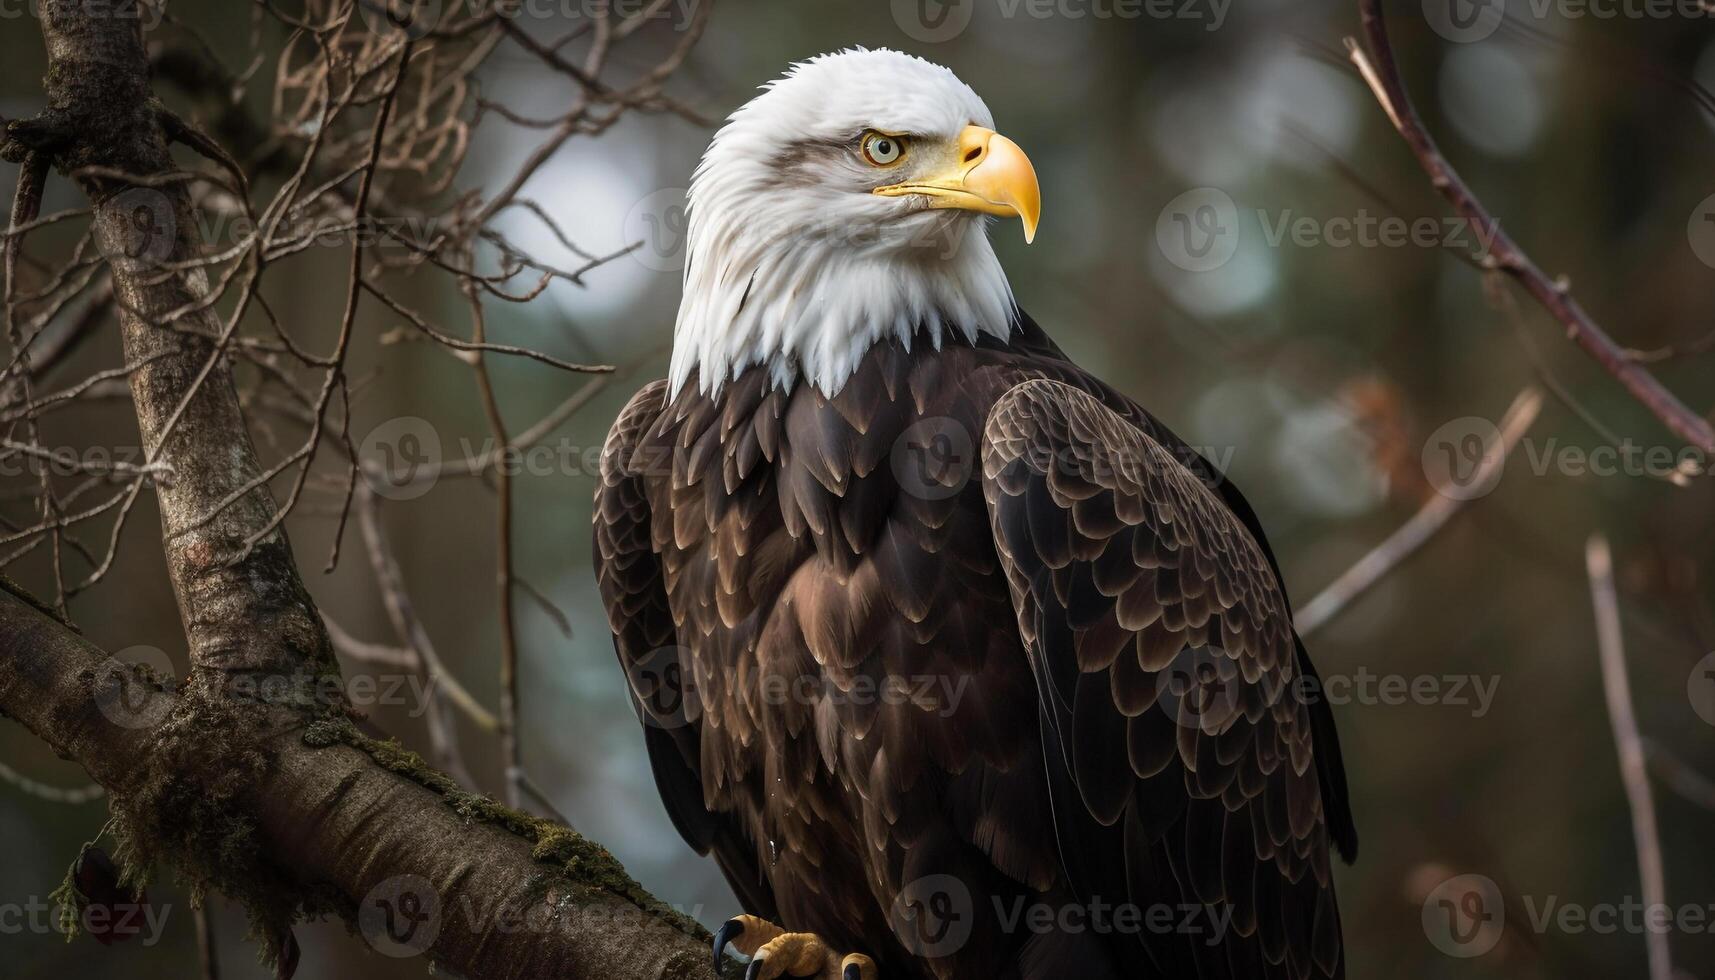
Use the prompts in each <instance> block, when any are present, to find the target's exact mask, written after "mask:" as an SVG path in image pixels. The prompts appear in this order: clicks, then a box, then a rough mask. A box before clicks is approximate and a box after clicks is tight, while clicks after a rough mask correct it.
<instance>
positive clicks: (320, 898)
mask: <svg viewBox="0 0 1715 980" xmlns="http://www.w3.org/2000/svg"><path fill="white" fill-rule="evenodd" d="M40 13H41V25H42V31H43V35H44V37H45V39H46V42H47V50H48V59H49V68H48V74H47V77H46V79H45V81H44V84H45V86H46V89H47V95H48V108H47V109H46V111H44V112H43V113H42V114H41V115H40V116H38V117H36V118H34V119H30V120H21V121H15V122H13V123H11V124H9V125H8V126H7V132H6V141H5V145H4V148H3V149H4V155H5V156H7V158H9V159H19V158H22V157H24V156H27V155H28V156H33V157H34V158H36V159H46V160H52V161H53V163H54V164H55V165H56V166H57V168H58V169H59V170H60V172H61V173H63V174H66V175H68V176H70V177H72V178H73V179H75V180H76V181H77V182H78V184H79V186H80V187H81V188H82V189H83V190H84V192H85V193H86V194H87V195H88V197H89V198H90V200H91V202H92V204H93V205H94V208H95V233H96V240H97V243H98V245H99V246H100V247H101V248H102V250H103V252H104V254H105V255H106V256H107V258H108V260H109V263H110V264H111V266H112V269H113V282H114V290H115V295H116V297H117V300H118V305H119V307H120V309H121V316H120V325H121V334H122V341H123V346H124V351H125V357H126V360H127V362H128V363H131V364H144V365H145V366H144V367H142V368H141V369H140V370H138V371H136V372H135V373H134V374H133V375H132V377H131V388H132V396H133V399H134V401H135V403H136V411H137V418H138V424H139V431H140V434H141V438H142V444H143V447H144V449H145V451H146V452H147V453H148V454H149V457H150V459H151V460H152V461H156V462H159V463H161V464H164V465H165V466H166V467H168V468H170V476H165V477H163V479H162V480H160V481H159V483H160V485H159V486H158V487H157V488H156V492H157V494H158V496H159V498H160V507H161V512H162V518H163V524H164V527H163V531H164V536H165V548H166V553H167V564H168V567H169V569H170V572H171V575H172V578H173V585H174V589H175V592H176V594H177V597H178V602H179V606H180V613H181V616H182V618H183V621H184V624H185V632H186V634H187V637H188V639H189V649H190V658H191V668H192V670H191V677H190V679H189V681H188V682H187V684H186V685H185V686H184V687H182V688H179V689H176V690H175V689H173V688H172V686H171V685H170V684H168V683H166V682H164V681H162V680H160V679H158V678H155V677H153V676H152V675H150V674H149V673H148V672H147V671H146V670H142V669H140V668H135V667H132V666H126V665H120V664H118V663H117V662H115V661H113V660H112V659H110V658H108V657H106V656H105V655H104V654H102V653H101V651H99V650H97V649H96V648H94V647H93V646H92V645H90V644H89V643H88V642H86V641H84V640H83V639H81V638H80V637H78V636H77V635H76V634H75V633H74V632H72V631H71V630H70V629H69V628H67V627H65V626H63V625H61V623H60V622H58V621H57V620H56V619H55V618H53V617H52V616H51V615H49V614H48V612H47V611H46V610H45V609H44V607H41V606H39V605H38V604H37V603H35V602H34V601H33V600H30V599H29V598H28V597H27V596H25V595H24V594H23V593H22V592H21V591H18V590H16V589H15V588H14V587H12V586H11V585H10V584H9V583H0V714H4V715H6V716H9V717H12V718H14V719H16V720H18V721H19V722H21V723H22V724H24V726H25V727H26V728H28V729H29V730H30V731H31V732H33V733H35V734H36V735H38V736H39V737H41V738H42V739H44V740H45V741H46V742H48V744H49V745H51V746H52V747H53V748H54V750H55V751H56V752H58V753H59V754H60V755H62V756H64V757H66V758H68V759H72V760H74V761H76V762H78V763H80V764H82V765H83V766H84V767H85V768H86V769H87V770H88V771H89V773H90V775H91V776H92V777H94V778H95V779H96V780H97V781H98V782H100V783H101V784H102V785H103V786H105V787H106V788H107V789H108V790H109V791H110V793H111V797H112V809H113V813H114V818H115V823H114V828H115V830H114V833H115V836H116V837H117V838H118V839H119V841H120V844H121V853H120V855H119V856H120V858H121V861H122V862H123V863H124V864H125V866H126V872H127V874H128V875H141V874H146V873H147V869H148V867H149V866H150V865H152V864H166V865H169V866H171V867H173V868H174V869H175V870H176V871H178V872H179V873H180V874H181V875H182V876H184V877H185V878H186V879H187V881H188V883H189V884H190V885H191V887H192V888H193V889H196V888H201V887H204V886H207V887H213V888H217V889H219V890H220V891H222V892H225V893H226V894H228V895H230V896H232V897H234V898H237V899H239V900H241V901H243V902H244V903H245V904H246V905H247V906H248V907H249V909H250V911H251V914H252V916H253V918H254V919H255V920H256V922H255V924H256V925H257V926H258V927H259V930H260V932H261V934H262V935H263V938H264V941H265V943H268V944H271V945H272V947H273V948H279V947H280V945H281V944H282V942H283V931H284V930H285V929H287V928H289V926H290V923H291V922H292V921H294V919H295V918H296V917H297V916H299V915H300V914H306V913H307V914H323V913H332V914H337V915H340V916H342V917H343V918H345V919H346V920H347V921H348V922H350V923H352V924H353V925H354V926H356V927H357V928H358V931H359V932H362V933H364V935H365V937H366V938H369V939H370V940H371V944H372V945H376V941H375V935H376V934H377V933H376V926H375V923H373V922H370V923H367V924H366V921H365V919H364V916H365V915H366V914H369V913H371V912H373V911H374V910H375V909H376V908H377V903H375V902H374V901H373V899H374V894H373V890H374V889H376V888H377V887H378V886H380V887H383V888H384V889H385V888H387V887H389V886H388V885H387V883H389V882H391V883H393V885H394V886H397V884H398V883H399V881H400V880H401V879H402V878H406V877H407V876H415V877H414V878H409V879H408V880H409V881H411V882H415V883H416V884H415V885H412V886H410V887H412V888H414V889H415V891H414V892H413V894H414V895H415V899H414V904H413V906H412V907H411V911H416V912H422V911H426V910H427V908H426V907H424V906H420V905H418V904H415V903H416V901H418V900H423V899H432V902H433V905H434V907H435V908H436V909H437V910H438V912H437V913H436V918H435V923H436V927H437V928H436V930H435V931H434V932H433V934H432V936H431V935H430V934H429V933H428V932H426V931H418V932H415V933H414V934H413V935H414V936H415V938H416V939H417V940H418V942H417V943H415V944H412V945H413V946H414V947H415V946H416V945H420V947H421V948H420V949H417V950H416V953H420V954H421V955H426V956H428V957H429V958H430V959H432V960H433V961H434V962H435V963H436V964H438V965H440V966H442V967H444V968H446V969H447V970H450V971H452V972H453V973H455V974H457V975H461V976H467V977H501V978H505V977H520V978H523V977H529V978H540V977H589V976H598V975H599V976H601V977H603V978H604V980H624V978H649V980H656V978H677V977H691V976H700V977H705V978H706V977H709V976H712V973H711V970H710V967H709V965H708V961H707V955H708V953H707V950H708V946H707V942H708V936H707V935H706V934H705V933H704V932H703V931H702V930H701V929H700V928H698V927H697V926H696V925H695V923H693V922H691V921H690V920H688V919H686V918H684V917H683V916H680V915H677V914H676V913H673V912H672V911H671V910H670V909H667V908H666V907H664V906H662V905H661V904H660V903H659V902H657V901H656V900H655V899H654V898H652V897H651V896H649V895H648V893H646V892H645V891H643V889H642V888H641V887H639V886H638V885H637V884H636V882H635V881H633V880H631V878H630V877H629V876H628V875H627V874H626V873H625V871H624V869H623V868H621V867H620V866H619V864H618V862H617V861H615V860H614V859H613V858H612V856H611V855H609V854H608V853H607V852H606V851H605V850H603V849H602V848H601V847H600V846H599V845H596V844H594V843H592V842H589V841H587V840H585V839H584V838H582V837H580V836H578V835H577V834H576V833H574V832H572V831H570V830H568V829H566V828H564V827H561V826H558V825H555V824H553V823H551V822H548V821H544V820H539V819H536V818H533V817H530V816H528V815H525V814H522V813H518V812H516V811H513V810H509V809H507V808H504V807H501V806H499V805H497V804H495V803H494V802H493V801H491V800H488V799H487V798H485V797H481V796H478V795H475V794H472V793H469V792H466V791H464V790H462V789H460V788H459V787H458V786H457V785H456V784H454V783H453V782H452V781H451V780H449V779H448V778H447V777H445V776H444V775H442V774H440V773H438V772H436V771H434V770H432V769H430V768H429V767H427V766H426V765H424V764H423V762H422V760H421V759H419V758H417V757H416V756H415V755H414V754H412V753H409V752H406V751H404V750H403V749H400V748H399V747H398V746H397V745H396V744H394V743H390V742H389V743H383V742H376V741H374V740H371V739H368V738H366V737H364V736H362V735H360V734H359V733H358V732H357V730H356V729H355V728H354V727H353V726H352V725H351V723H350V721H349V720H347V718H346V716H345V715H344V713H343V711H342V709H341V707H340V706H339V705H338V704H334V705H327V704H320V705H318V704H313V703H302V702H290V701H285V702H281V703H274V704H262V703H258V701H256V700H255V699H248V700H247V699H245V698H242V697H238V696H236V692H237V690H238V689H236V688H235V687H233V686H232V685H230V683H229V682H230V681H231V680H233V679H234V678H235V677H238V676H247V677H250V678H252V679H263V678H269V677H283V678H286V679H294V678H303V677H306V676H307V677H310V678H315V679H320V678H327V677H337V674H338V664H337V662H336V660H335V659H334V656H333V653H332V647H331V644H330V643H329V641H328V637H327V634H326V631H325V630H324V628H323V626H322V623H321V620H320V618H319V616H318V615H317V612H316V610H315V607H314V604H313V602H312V601H311V599H310V596H309V593H308V591H307V590H306V589H305V587H304V584H303V581H302V579H301V578H300V577H299V574H298V571H297V568H296V566H295V564H294V562H293V559H292V553H291V548H290V546H289V544H288V542H287V540H286V536H285V534H284V532H283V531H282V530H281V529H279V528H278V527H276V526H274V523H275V511H276V507H275V502H274V500H273V498H272V495H271V494H270V492H269V491H268V489H267V486H266V481H265V480H263V478H262V477H263V475H264V470H263V468H262V466H261V463H260V462H259V459H258V457H257V454H256V451H255V448H254V446H253V445H252V443H251V440H250V436H249V432H248V430H247V428H246V426H245V422H244V418H243V415H242V413H241V410H240V405H239V401H238V397H237V393H236V391H235V389H234V386H233V382H232V374H231V369H230V366H229V364H228V363H227V361H226V358H225V356H224V354H223V351H222V345H223V339H222V331H223V329H225V328H224V327H223V324H222V322H221V320H220V318H219V317H218V316H217V315H215V313H214V312H212V311H211V310H210V309H203V308H201V307H200V304H201V303H202V302H203V301H205V299H206V298H207V297H208V296H209V282H208V280H207V277H206V275H205V274H204V272H203V271H202V269H201V268H198V267H186V266H184V264H183V263H185V262H186V261H187V260H190V259H194V258H196V257H197V255H198V253H199V249H200V248H201V244H202V243H201V242H200V241H198V238H197V231H196V229H197V227H198V225H197V222H196V221H195V220H194V217H195V216H194V214H193V211H192V205H191V201H190V197H189V195H188V194H187V193H186V187H185V184H184V183H183V182H181V181H180V180H179V179H178V178H177V177H176V176H174V171H175V167H174V163H173V160H172V158H171V156H170V155H169V154H168V151H167V136H166V132H165V131H164V129H163V124H162V121H163V119H166V118H168V117H167V116H166V115H165V113H164V112H163V110H162V109H161V108H160V106H159V104H158V103H157V102H156V100H155V99H154V97H153V95H152V94H151V92H150V89H149V77H148V66H147V62H146V60H145V54H144V47H143V43H142V34H141V30H140V21H139V19H138V18H137V17H136V16H134V15H131V16H128V15H126V4H125V3H123V2H115V0H46V2H43V3H42V4H41V5H40ZM240 301H241V302H243V300H242V299H241V300H240ZM284 688H285V689H286V690H288V691H291V690H295V689H298V688H296V687H295V686H294V685H285V686H284ZM244 690H247V691H251V690H260V691H262V692H264V693H265V692H266V691H267V687H266V686H259V687H257V688H249V687H247V688H245V689H244ZM140 706H141V707H140ZM388 897H389V898H390V900H392V907H393V908H396V909H399V908H403V906H401V905H399V903H398V899H399V897H400V896H399V895H396V894H390V895H389V896H388ZM265 948H266V947H265ZM395 952H398V950H397V949H396V950H395Z"/></svg>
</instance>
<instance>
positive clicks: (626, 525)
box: [592, 380, 776, 918]
mask: <svg viewBox="0 0 1715 980" xmlns="http://www.w3.org/2000/svg"><path fill="white" fill-rule="evenodd" d="M666 398H667V382H666V381H665V380H661V381H655V382H653V383H651V384H649V385H647V386H645V387H644V388H642V389H641V390H639V391H638V392H637V394H635V395H633V396H632V398H631V401H630V402H628V403H626V406H625V408H624V409H623V410H621V411H620V413H619V418H618V419H617V420H615V422H614V423H613V428H612V430H610V431H609V433H608V437H607V442H606V444H605V445H603V447H602V454H601V478H600V480H599V481H598V482H597V484H596V492H595V515H594V521H595V533H594V534H593V536H592V537H593V539H594V552H595V568H596V578H597V583H598V585H599V586H600V588H601V597H602V603H603V605H604V606H605V607H606V608H607V618H608V626H609V628H610V629H611V630H612V631H613V647H614V652H615V653H616V654H618V656H619V662H620V666H621V667H623V668H624V669H625V676H626V681H627V684H628V686H629V687H630V689H631V695H632V698H631V701H632V707H633V708H634V709H636V711H637V716H638V720H639V721H641V722H642V723H643V737H644V744H645V746H646V748H647V750H648V753H649V765H650V768H651V769H652V770H653V772H654V774H655V783H656V786H657V788H659V790H660V791H661V799H662V802H663V803H665V804H666V807H667V815H668V816H669V817H670V818H671V819H672V821H673V826H674V827H676V828H677V829H678V831H679V833H680V835H681V836H683V837H684V838H685V841H686V842H687V843H689V844H690V845H691V846H692V847H693V848H695V849H696V851H697V853H699V854H708V853H710V852H711V851H713V852H714V857H715V860H716V863H718V864H719V865H720V868H721V871H722V872H723V873H724V874H725V875H726V878H727V881H728V882H730V883H731V885H732V887H733V891H734V892H736V893H737V894H738V896H739V898H740V900H741V901H742V902H743V903H744V906H745V908H746V909H748V910H750V911H751V912H754V913H756V914H758V915H762V916H765V917H768V918H773V917H775V915H776V912H775V908H774V896H773V893H772V891H771V890H770V889H769V886H768V883H767V882H766V880H765V879H764V878H763V876H762V874H761V873H760V869H759V868H758V867H757V866H756V862H755V860H754V858H753V857H752V856H751V855H753V854H754V848H753V847H752V846H750V845H749V844H748V843H747V842H746V841H745V840H744V838H743V833H742V831H741V830H740V828H738V827H737V826H736V825H735V824H734V823H733V822H732V820H731V819H730V818H729V817H727V816H725V815H724V814H721V813H718V812H715V811H713V810H710V809H709V808H708V807H707V806H705V805H704V800H703V783H702V777H701V776H700V775H699V773H698V771H697V765H698V759H699V757H700V755H701V752H702V735H701V728H700V725H699V724H698V723H699V721H700V717H701V714H702V708H703V705H702V704H701V701H700V700H699V698H698V696H697V693H696V687H695V685H694V684H693V683H692V682H691V680H690V678H691V677H692V672H693V668H692V665H691V664H690V663H688V662H687V658H688V651H687V650H685V649H684V648H683V647H681V646H680V645H679V643H678V628H677V625H676V623H675V622H674V619H673V612H672V609H671V608H670V607H669V606H668V602H667V591H666V585H665V581H664V578H663V575H662V568H661V561H660V557H659V555H658V554H657V553H656V551H655V549H654V547H653V544H652V537H651V535H652V531H651V526H650V512H649V498H648V493H647V488H646V487H645V485H644V477H645V476H646V475H647V473H648V472H649V471H650V469H651V468H652V467H654V468H659V467H661V466H666V465H669V464H670V462H671V461H670V460H666V459H644V458H640V457H642V456H643V455H644V452H642V451H641V448H640V447H641V445H642V444H643V443H644V441H645V439H644V436H645V435H646V434H647V432H648V431H649V429H650V427H651V426H653V425H654V424H655V422H656V420H657V418H659V417H660V415H661V411H662V408H663V406H664V405H665V402H666Z"/></svg>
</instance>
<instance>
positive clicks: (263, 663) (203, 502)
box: [8, 0, 338, 690]
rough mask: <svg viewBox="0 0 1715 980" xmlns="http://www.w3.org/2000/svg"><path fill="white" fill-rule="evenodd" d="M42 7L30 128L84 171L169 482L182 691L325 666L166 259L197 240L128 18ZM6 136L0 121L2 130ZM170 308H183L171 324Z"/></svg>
mask: <svg viewBox="0 0 1715 980" xmlns="http://www.w3.org/2000/svg"><path fill="white" fill-rule="evenodd" d="M41 13H42V18H41V23H42V34H43V37H44V38H45V39H46V42H47V49H48V72H47V76H46V85H47V95H48V104H49V106H50V107H51V108H50V109H49V110H48V111H47V112H46V113H45V114H44V116H43V117H42V118H40V119H38V120H34V121H33V122H34V124H35V125H36V126H37V127H38V128H41V129H45V130H46V131H48V132H51V133H52V134H54V139H53V140H52V141H51V143H52V144H53V145H54V159H55V162H56V164H57V165H58V167H59V169H60V170H61V171H62V172H66V173H73V174H81V176H79V177H78V178H77V181H78V184H79V186H80V187H81V188H82V189H83V191H84V193H85V194H87V195H88V196H89V199H90V201H91V202H92V203H93V204H94V205H95V219H94V225H95V236H96V242H97V244H98V245H99V246H100V248H101V251H102V253H103V254H104V255H106V256H107V257H108V259H109V263H110V264H111V266H112V269H113V288H114V293H115V295H116V297H117V299H118V305H119V309H120V315H119V320H120V336H121V338H122V340H123V344H124V352H125V361H126V363H128V364H138V365H141V366H140V367H139V368H138V369H137V370H136V371H135V372H133V373H132V374H131V378H130V383H131V393H132V398H133V400H134V401H135V403H136V407H137V421H138V427H139V430H140V432H141V435H142V443H143V449H144V452H145V454H146V456H147V459H148V461H149V462H150V463H160V464H162V465H164V466H165V467H167V468H169V469H171V471H172V472H173V473H174V479H173V480H172V481H171V484H170V485H164V486H160V487H158V488H157V492H158V495H159V498H160V507H161V521H162V525H163V532H164V536H165V540H166V551H167V566H168V569H169V570H170V573H171V576H172V581H173V588H174V591H175V593H176V594H177V596H178V600H179V612H180V615H181V617H182V618H183V620H184V624H185V633H186V636H187V638H188V640H189V648H190V658H191V680H192V683H193V684H197V685H199V686H202V687H206V688H208V689H210V690H213V689H217V688H218V687H219V686H221V685H222V684H224V683H225V679H224V677H225V675H228V674H233V673H253V674H280V673H287V674H290V673H295V672H297V671H301V670H304V669H309V670H312V671H315V672H318V673H321V672H335V671H337V669H338V668H337V665H336V664H335V661H334V657H333V650H332V647H331V645H330V644H329V643H328V639H327V633H326V631H325V630H324V629H323V628H322V624H321V619H320V617H319V616H317V615H316V612H315V608H314V606H313V605H312V603H311V601H310V597H309V593H308V592H307V591H306V590H305V588H304V584H303V581H302V580H301V579H300V578H299V576H298V571H297V566H296V564H295V563H294V562H293V559H292V552H291V546H290V545H289V544H288V543H287V541H286V537H285V534H284V533H283V532H282V531H281V530H280V529H278V528H274V529H273V530H271V531H264V529H266V528H268V527H269V525H270V523H271V521H272V520H273V518H274V514H275V505H274V500H273V496H272V494H271V493H270V492H269V490H268V488H267V485H266V483H265V482H264V481H262V480H261V479H260V477H261V474H262V467H261V464H260V463H259V461H258V459H257V455H256V450H255V447H254V445H253V444H252V443H251V439H250V434H249V431H248V430H247V429H246V427H245V425H244V418H243V416H242V414H241V412H240V409H239V402H238V394H237V392H236V390H235V389H234V387H233V382H232V372H231V367H230V365H229V364H228V363H227V361H226V358H225V356H224V353H223V351H222V350H221V349H220V348H219V347H218V346H217V344H216V342H215V341H214V340H213V339H212V338H214V337H217V336H219V335H220V334H221V332H222V331H221V329H220V322H219V319H218V317H217V316H216V314H215V313H214V311H213V309H212V304H210V303H207V302H206V300H207V298H208V296H209V283H208V278H207V276H206V274H205V273H204V272H203V270H202V269H201V268H195V267H193V268H185V269H180V268H178V267H177V266H175V263H184V262H187V261H188V260H192V259H194V258H195V257H196V256H197V255H198V254H199V251H200V245H201V242H200V241H199V240H198V236H197V230H196V229H197V222H196V221H195V220H194V212H193V210H192V206H191V203H190V198H189V195H188V191H187V189H186V185H185V182H183V181H153V180H150V179H149V178H151V177H153V176H156V175H162V174H170V173H173V172H175V171H176V169H177V168H176V167H175V166H174V164H173V161H172V158H171V156H170V155H169V154H168V151H167V144H166V138H165V135H164V133H163V132H162V130H161V123H160V116H159V114H158V113H156V112H154V111H153V110H152V109H151V108H150V107H151V106H152V105H153V104H154V99H153V96H152V94H151V93H150V91H149V86H148V62H147V58H146V57H145V54H144V49H143V44H142V38H141V36H140V27H139V24H138V22H137V21H136V20H135V19H133V18H126V17H112V16H98V15H95V14H93V13H92V12H91V11H90V10H89V8H88V7H87V6H86V5H85V4H82V3H78V2H73V0H48V2H44V3H43V4H42V5H41ZM17 130H18V127H17V125H16V124H14V125H13V126H11V127H8V135H9V136H11V137H16V136H17V135H18V131H17ZM115 172H120V173H125V174H129V175H133V176H134V178H135V179H131V180H126V179H119V178H115V177H114V176H111V174H113V173H115ZM169 269H171V270H174V271H172V272H171V274H164V270H169ZM180 310H190V311H191V312H189V313H187V314H186V315H185V316H184V317H183V321H184V322H182V323H180V324H176V325H175V324H173V323H171V322H170V321H171V320H172V314H174V313H175V312H176V311H180ZM175 326H176V327H177V329H175ZM245 488H248V489H245ZM229 498H230V501H229ZM259 533H260V535H261V536H260V538H257V536H258V534H259ZM253 538H257V540H255V544H254V546H249V542H250V541H251V540H252V539H253ZM234 556H242V557H240V558H238V560H236V561H234V560H233V558H234Z"/></svg>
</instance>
